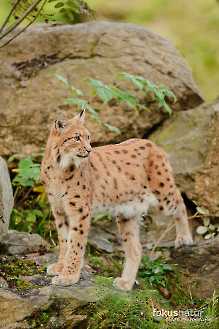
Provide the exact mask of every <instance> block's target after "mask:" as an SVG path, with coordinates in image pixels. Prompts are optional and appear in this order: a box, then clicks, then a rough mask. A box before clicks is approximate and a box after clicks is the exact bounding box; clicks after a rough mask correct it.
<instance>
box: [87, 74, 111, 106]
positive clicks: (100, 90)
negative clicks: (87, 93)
mask: <svg viewBox="0 0 219 329" xmlns="http://www.w3.org/2000/svg"><path fill="white" fill-rule="evenodd" d="M89 83H90V85H91V86H92V87H93V89H94V91H95V94H96V95H97V96H98V97H99V98H100V99H101V100H102V101H103V103H108V102H109V101H110V100H111V99H112V98H113V92H112V90H111V88H110V87H109V86H107V85H105V84H103V82H101V81H99V80H95V79H89Z"/></svg>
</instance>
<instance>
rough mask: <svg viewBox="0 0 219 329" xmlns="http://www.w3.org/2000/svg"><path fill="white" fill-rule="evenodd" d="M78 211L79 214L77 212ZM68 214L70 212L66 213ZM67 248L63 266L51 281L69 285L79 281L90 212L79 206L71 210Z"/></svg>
mask: <svg viewBox="0 0 219 329" xmlns="http://www.w3.org/2000/svg"><path fill="white" fill-rule="evenodd" d="M78 212H79V213H80V215H79V214H78ZM68 215H69V216H70V214H68ZM69 222H70V226H69V234H68V242H67V250H66V255H65V262H64V268H63V270H62V272H61V274H60V275H59V276H58V277H55V278H53V280H52V283H54V284H60V285H71V284H74V283H76V282H78V281H79V279H80V273H81V267H82V264H83V258H84V252H85V247H86V243H87V236H88V231H89V227H90V213H88V212H86V211H83V208H79V210H78V211H72V212H71V221H70V220H69Z"/></svg>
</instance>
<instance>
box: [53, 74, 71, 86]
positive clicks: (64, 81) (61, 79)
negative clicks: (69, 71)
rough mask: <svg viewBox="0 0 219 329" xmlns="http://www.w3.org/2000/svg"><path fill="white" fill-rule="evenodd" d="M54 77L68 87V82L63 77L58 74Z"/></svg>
mask: <svg viewBox="0 0 219 329" xmlns="http://www.w3.org/2000/svg"><path fill="white" fill-rule="evenodd" d="M55 77H56V78H57V79H58V80H60V81H62V82H63V83H64V84H65V85H66V86H69V82H68V80H67V79H66V78H65V77H63V76H62V75H60V74H55Z"/></svg>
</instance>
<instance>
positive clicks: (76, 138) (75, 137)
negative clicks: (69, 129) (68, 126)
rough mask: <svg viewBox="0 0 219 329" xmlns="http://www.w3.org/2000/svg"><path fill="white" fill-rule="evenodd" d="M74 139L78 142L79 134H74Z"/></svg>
mask: <svg viewBox="0 0 219 329" xmlns="http://www.w3.org/2000/svg"><path fill="white" fill-rule="evenodd" d="M74 139H75V140H76V141H77V142H78V141H79V140H80V134H76V135H75V136H74Z"/></svg>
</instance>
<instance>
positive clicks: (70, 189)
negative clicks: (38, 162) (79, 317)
mask: <svg viewBox="0 0 219 329" xmlns="http://www.w3.org/2000/svg"><path fill="white" fill-rule="evenodd" d="M41 177H42V180H43V181H44V183H45V186H46V190H47V193H48V198H49V202H50V204H51V208H52V211H53V214H54V217H55V221H56V227H57V231H58V238H59V244H60V254H59V259H58V262H57V263H55V264H52V265H50V266H49V267H48V273H50V274H54V275H56V276H55V277H54V278H53V283H55V284H64V285H68V284H73V283H76V282H77V281H78V280H79V278H80V271H81V268H82V266H83V256H84V252H85V247H86V242H87V236H88V232H89V227H90V219H91V217H92V216H93V215H95V214H96V213H98V212H100V211H103V210H104V211H110V212H111V213H112V214H113V216H114V217H115V218H116V220H117V225H118V229H119V232H120V234H121V237H122V243H123V248H124V251H125V258H126V260H125V265H124V270H123V273H122V275H121V277H120V278H117V279H116V280H115V285H116V286H117V287H118V288H120V289H123V290H130V289H132V287H133V284H134V282H135V278H136V274H137V271H138V267H139V264H140V260H141V244H140V240H139V219H140V218H141V216H142V215H143V214H146V213H147V211H148V208H149V207H150V206H153V207H156V208H158V209H159V211H161V212H162V213H163V214H164V215H171V216H173V217H174V218H175V222H176V232H177V237H176V242H175V244H176V247H178V246H181V245H182V244H192V236H191V233H190V230H189V225H188V220H187V215H186V209H185V205H184V202H183V200H182V197H181V195H180V193H179V191H178V189H177V188H176V185H175V182H174V178H173V174H172V169H171V166H170V164H169V162H168V159H167V156H166V154H165V153H164V151H163V150H162V149H160V148H159V147H158V146H156V145H155V144H154V143H152V142H151V141H149V140H143V139H130V140H128V141H126V142H123V143H120V144H116V145H107V146H102V147H97V148H93V149H91V146H90V134H89V132H88V130H87V129H86V128H85V126H84V113H80V115H78V116H76V117H75V118H74V119H72V120H70V121H68V122H60V121H56V122H55V124H54V125H53V127H52V129H51V132H50V136H49V139H48V142H47V146H46V151H45V156H44V159H43V162H42V168H41Z"/></svg>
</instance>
